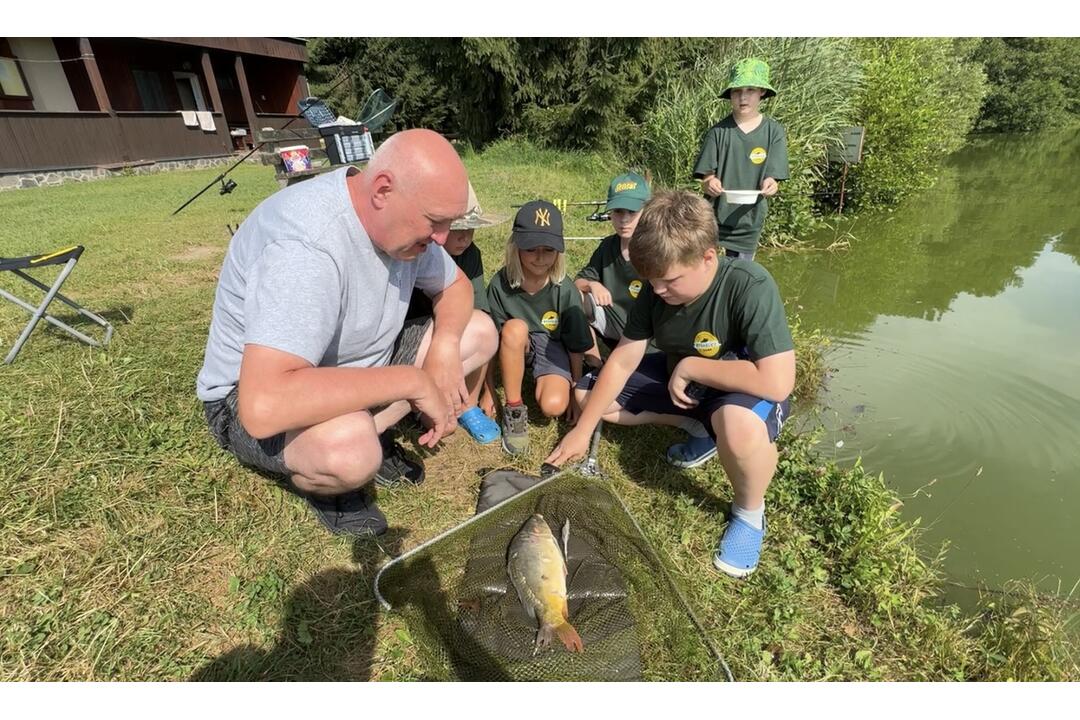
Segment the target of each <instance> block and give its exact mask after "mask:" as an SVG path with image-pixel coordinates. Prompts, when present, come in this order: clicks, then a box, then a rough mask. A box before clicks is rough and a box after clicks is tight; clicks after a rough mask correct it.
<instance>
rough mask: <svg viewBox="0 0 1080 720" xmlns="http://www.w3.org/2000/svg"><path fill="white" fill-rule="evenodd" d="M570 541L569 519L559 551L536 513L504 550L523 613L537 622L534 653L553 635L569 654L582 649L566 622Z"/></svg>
mask: <svg viewBox="0 0 1080 720" xmlns="http://www.w3.org/2000/svg"><path fill="white" fill-rule="evenodd" d="M569 538H570V521H569V520H567V521H566V523H565V524H564V525H563V530H562V540H563V547H562V548H560V547H559V543H558V541H557V540H556V539H555V536H554V535H553V534H552V532H551V528H549V527H548V524H547V521H546V520H544V516H543V515H540V514H536V515H533V516H532V517H530V518H529V519H528V520H526V521H525V524H524V525H523V526H522V528H521V530H520V531H519V532H518V534H517V535H515V536H514V539H513V540H512V541H510V549H509V550H508V551H507V561H506V571H507V573H508V574H509V575H510V582H512V583H513V585H514V589H516V590H517V594H518V598H519V599H520V600H521V604H522V605H523V606H524V607H525V612H527V613H528V614H529V617H530V618H532V619H533V620H536V621H537V622H538V623H539V631H538V632H537V633H536V649H537V650H539V649H541V648H546V647H547V646H548V645H549V644H550V643H551V639H552V636H553V635H557V636H558V638H559V640H561V641H562V644H563V645H565V646H566V649H567V650H569V651H571V652H581V651H582V650H583V649H584V646H583V645H582V642H581V636H580V635H578V632H577V630H575V629H574V626H573V625H571V624H570V623H569V622H568V619H569V610H568V608H567V605H566V556H565V552H566V546H567V542H568V541H569Z"/></svg>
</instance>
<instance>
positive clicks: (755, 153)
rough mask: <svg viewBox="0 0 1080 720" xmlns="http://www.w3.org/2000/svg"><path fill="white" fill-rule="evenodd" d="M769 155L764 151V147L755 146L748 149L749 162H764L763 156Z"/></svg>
mask: <svg viewBox="0 0 1080 720" xmlns="http://www.w3.org/2000/svg"><path fill="white" fill-rule="evenodd" d="M767 157H769V153H767V152H765V148H763V147H756V148H754V149H753V150H751V151H750V162H752V163H754V164H755V165H760V164H761V163H763V162H765V158H767Z"/></svg>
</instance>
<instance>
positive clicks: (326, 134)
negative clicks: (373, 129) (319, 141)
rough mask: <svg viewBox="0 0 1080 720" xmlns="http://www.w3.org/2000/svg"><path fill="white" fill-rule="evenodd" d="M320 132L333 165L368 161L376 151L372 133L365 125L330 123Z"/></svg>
mask: <svg viewBox="0 0 1080 720" xmlns="http://www.w3.org/2000/svg"><path fill="white" fill-rule="evenodd" d="M319 132H320V133H321V134H322V136H323V142H324V143H325V144H326V156H327V157H328V158H330V164H331V165H345V164H348V163H358V162H366V161H367V160H370V159H371V156H372V155H373V154H374V153H375V144H374V143H373V142H372V140H371V133H370V132H368V129H367V128H366V127H365V126H363V125H330V126H325V127H321V128H319Z"/></svg>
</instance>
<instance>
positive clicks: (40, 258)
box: [30, 245, 79, 265]
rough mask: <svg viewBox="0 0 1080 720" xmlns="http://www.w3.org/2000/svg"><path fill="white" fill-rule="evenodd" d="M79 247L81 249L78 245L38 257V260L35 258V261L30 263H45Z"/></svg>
mask: <svg viewBox="0 0 1080 720" xmlns="http://www.w3.org/2000/svg"><path fill="white" fill-rule="evenodd" d="M77 247H79V246H78V245H72V246H71V247H66V248H64V249H63V250H57V251H56V252H52V253H49V254H48V255H42V256H41V257H36V258H34V259H33V260H31V261H30V264H31V265H33V264H34V263H40V262H45V261H46V260H52V259H53V258H54V257H58V256H60V255H63V254H64V253H69V252H71V251H72V250H74V249H75V248H77Z"/></svg>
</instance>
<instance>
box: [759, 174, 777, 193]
mask: <svg viewBox="0 0 1080 720" xmlns="http://www.w3.org/2000/svg"><path fill="white" fill-rule="evenodd" d="M779 189H780V185H778V184H777V182H776V180H773V179H772V178H771V177H767V178H765V181H764V182H762V183H761V194H762V195H764V196H765V197H772V196H773V195H775V194H776V191H777V190H779Z"/></svg>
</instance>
